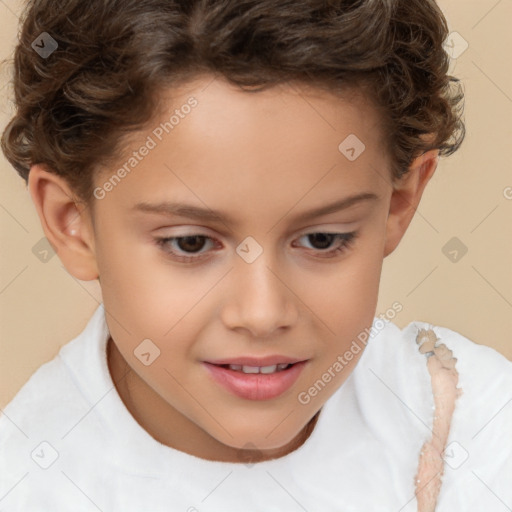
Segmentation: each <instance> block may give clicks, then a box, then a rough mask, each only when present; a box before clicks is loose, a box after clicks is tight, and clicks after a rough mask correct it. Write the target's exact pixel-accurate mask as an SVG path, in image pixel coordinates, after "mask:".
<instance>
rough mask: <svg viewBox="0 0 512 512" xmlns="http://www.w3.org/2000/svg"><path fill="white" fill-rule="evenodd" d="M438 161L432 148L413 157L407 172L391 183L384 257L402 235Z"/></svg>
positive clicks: (437, 151) (437, 153)
mask: <svg viewBox="0 0 512 512" xmlns="http://www.w3.org/2000/svg"><path fill="white" fill-rule="evenodd" d="M438 161H439V150H438V149H432V150H430V151H427V152H426V153H423V154H422V155H420V156H419V157H417V158H415V159H414V160H413V162H412V163H411V165H410V167H409V170H408V172H407V174H405V175H404V176H403V177H402V178H401V179H399V180H396V182H395V183H394V184H393V193H392V195H391V202H390V205H389V213H388V219H387V224H386V244H385V247H384V257H386V256H388V255H389V254H391V253H392V252H393V251H394V250H395V249H396V247H397V246H398V244H399V242H400V240H401V239H402V237H403V236H404V234H405V232H406V230H407V228H408V226H409V224H410V222H411V220H412V218H413V217H414V214H415V212H416V209H417V208H418V205H419V203H420V199H421V196H422V195H423V191H424V190H425V187H426V185H427V183H428V182H429V180H430V178H431V177H432V176H433V174H434V172H435V170H436V168H437V164H438Z"/></svg>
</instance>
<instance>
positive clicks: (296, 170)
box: [102, 76, 389, 216]
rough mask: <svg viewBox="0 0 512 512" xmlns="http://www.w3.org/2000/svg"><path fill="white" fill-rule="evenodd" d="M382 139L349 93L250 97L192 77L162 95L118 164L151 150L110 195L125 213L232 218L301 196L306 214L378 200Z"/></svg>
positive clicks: (363, 105)
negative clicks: (156, 207) (217, 212)
mask: <svg viewBox="0 0 512 512" xmlns="http://www.w3.org/2000/svg"><path fill="white" fill-rule="evenodd" d="M382 135H383V134H382V130H381V120H380V118H379V115H378V112H377V110H376V109H375V108H374V106H373V105H372V104H371V103H370V101H369V100H368V99H367V98H366V97H365V96H364V95H363V94H361V93H360V92H359V91H357V90H353V89H352V90H347V91H345V92H344V93H343V95H341V94H339V95H334V94H332V93H328V92H326V91H325V90H322V89H318V88H315V87H312V86H306V85H303V84H297V83H294V84H291V83H290V84H282V85H278V86H274V87H272V88H270V89H266V90H263V91H256V92H253V91H246V90H241V89H240V88H239V87H238V86H236V85H233V84H231V83H228V82H226V81H225V80H222V79H219V78H212V77H211V76H206V77H200V78H197V79H196V80H194V81H191V82H188V83H186V84H183V85H182V86H180V87H178V88H172V89H169V90H167V91H164V92H163V93H162V95H161V97H160V106H159V108H158V112H157V113H156V115H155V116H154V118H153V119H152V120H151V122H150V123H148V126H147V128H145V129H144V130H142V131H140V132H137V133H134V134H132V135H131V136H130V138H129V139H128V141H129V142H128V144H127V146H126V147H127V148H128V149H127V151H126V154H125V155H124V157H123V159H122V160H121V161H120V162H118V165H122V163H123V162H124V163H126V162H128V161H130V160H129V159H130V155H132V154H133V151H134V150H136V149H137V148H139V147H143V146H144V145H147V141H148V140H151V141H152V143H151V150H150V151H145V153H146V154H145V156H144V158H143V159H140V161H134V163H135V164H136V166H135V168H134V169H133V171H131V172H130V174H129V176H128V177H127V178H125V179H124V181H123V183H122V187H118V186H116V187H115V188H116V189H115V190H114V192H113V193H112V194H111V196H112V198H115V197H117V198H118V199H119V198H122V200H123V202H124V203H125V205H128V204H131V205H133V204H135V203H141V202H158V201H168V200H170V199H172V200H174V201H181V202H188V203H195V204H196V205H197V206H205V205H206V206H208V207H212V208H213V209H223V210H226V209H228V210H231V213H233V216H235V214H236V213H237V212H243V213H245V212H247V215H249V216H251V215H261V212H262V211H263V210H264V209H265V208H267V210H268V211H270V210H274V209H275V205H276V204H277V205H279V204H281V205H282V207H285V206H286V205H290V206H291V205H292V204H294V203H297V202H298V201H300V200H301V198H303V197H305V196H306V195H308V199H309V201H308V204H309V205H310V206H311V207H313V206H316V205H319V203H320V202H321V200H322V199H325V200H328V199H329V197H327V195H329V194H330V199H331V200H335V199H339V198H340V197H344V196H348V195H354V194H357V193H360V192H361V190H362V189H363V188H364V189H365V191H371V189H372V188H373V191H375V192H377V188H376V187H375V182H378V181H379V179H378V176H377V174H376V171H377V172H378V174H380V175H381V176H384V174H385V173H386V172H388V171H387V170H386V169H387V168H389V167H388V158H387V153H386V151H385V147H384V144H383V141H382ZM347 150H348V151H347ZM354 153H355V155H354ZM132 160H135V159H134V158H133V157H132ZM112 170H113V168H110V173H112ZM105 176H107V177H108V173H107V174H105V175H104V176H102V180H104V179H105ZM381 181H382V180H381ZM201 203H203V204H201ZM225 205H228V208H223V207H224V206H225ZM304 206H306V205H304ZM269 215H270V214H269ZM272 215H274V216H275V215H276V212H274V211H272Z"/></svg>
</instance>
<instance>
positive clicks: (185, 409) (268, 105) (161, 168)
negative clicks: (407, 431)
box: [94, 78, 405, 460]
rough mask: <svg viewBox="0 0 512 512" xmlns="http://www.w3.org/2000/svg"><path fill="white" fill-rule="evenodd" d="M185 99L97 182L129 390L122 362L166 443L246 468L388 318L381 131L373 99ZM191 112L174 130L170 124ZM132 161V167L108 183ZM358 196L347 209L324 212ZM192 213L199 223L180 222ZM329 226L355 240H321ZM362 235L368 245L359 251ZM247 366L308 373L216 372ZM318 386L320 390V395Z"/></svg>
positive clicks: (279, 439)
mask: <svg viewBox="0 0 512 512" xmlns="http://www.w3.org/2000/svg"><path fill="white" fill-rule="evenodd" d="M299 91H300V93H299ZM190 97H193V98H195V101H197V104H196V103H195V101H191V102H189V103H187V101H188V100H189V98H190ZM173 99H174V101H173V102H172V104H171V103H169V105H172V106H169V109H170V110H169V111H168V112H165V113H163V114H162V115H161V117H160V118H159V119H158V120H157V121H155V123H154V125H151V127H150V128H149V129H148V130H147V131H144V132H139V133H138V134H137V137H136V138H134V139H133V140H134V142H133V144H132V145H131V146H130V152H129V154H128V155H127V157H126V158H125V159H123V160H122V161H121V162H119V165H118V166H116V167H113V168H111V169H110V171H107V172H105V173H104V174H103V175H102V176H98V177H97V179H96V181H95V186H96V187H100V188H101V190H99V189H96V197H101V199H96V200H95V205H94V254H95V260H96V264H97V269H98V272H99V276H100V284H101V289H102V294H103V300H104V305H105V309H106V311H107V321H108V326H109V329H110V332H111V336H112V338H113V340H114V343H115V347H111V348H112V350H111V351H110V355H109V358H110V359H109V363H110V365H111V372H112V374H113V377H114V378H115V379H121V377H122V375H123V364H124V360H125V361H126V363H127V364H128V366H129V367H130V368H131V369H132V370H133V371H132V372H130V373H129V374H128V376H127V377H125V378H124V379H121V382H120V383H119V384H118V388H119V391H120V394H121V396H122V397H123V399H124V400H125V403H126V404H127V407H128V408H129V409H130V410H131V412H132V413H133V414H134V416H135V417H136V418H137V419H138V421H139V422H140V423H141V424H142V425H143V426H144V427H145V428H146V429H147V430H148V431H149V432H151V433H152V434H153V435H154V437H156V438H158V439H159V440H161V441H162V442H166V443H168V444H169V445H171V446H174V447H176V448H178V449H182V450H184V451H187V452H189V453H193V454H195V455H199V456H204V457H205V458H210V457H211V458H218V459H225V460H229V459H233V460H236V456H235V455H234V453H235V452H236V450H233V448H244V447H246V448H247V447H253V448H257V449H258V450H260V451H262V452H265V453H266V454H267V455H268V454H274V455H280V454H284V453H286V452H287V451H290V447H291V449H293V447H294V440H296V439H298V438H299V435H300V433H301V431H302V429H303V428H304V427H305V426H306V425H307V423H308V421H309V420H310V419H311V418H312V417H313V415H314V414H315V413H316V412H317V411H318V410H319V409H320V408H321V407H322V405H323V404H324V403H325V402H326V400H327V399H328V398H329V397H330V396H331V395H332V394H333V393H334V392H335V391H336V390H337V389H338V388H339V387H340V386H341V384H342V383H343V382H344V381H345V380H346V378H347V377H348V376H349V375H350V373H351V372H352V370H353V368H354V366H355V365H356V363H357V361H358V360H359V358H360V357H361V354H362V352H363V350H360V351H359V352H358V353H354V354H353V357H352V359H351V360H350V361H347V358H345V357H343V356H344V354H345V352H346V351H347V350H349V348H350V346H351V344H352V342H353V340H356V339H357V336H358V334H359V333H361V332H362V331H364V330H365V328H369V327H370V326H371V324H372V320H373V317H374V315H375V310H376V303H377V294H378V288H379V278H380V274H381V266H382V261H383V258H384V256H385V255H386V254H387V253H388V252H390V250H392V249H389V247H388V246H389V243H390V242H389V240H388V241H387V237H388V235H389V230H390V227H389V222H391V219H392V216H390V217H389V218H388V214H389V212H390V200H391V196H392V190H393V189H392V184H391V179H390V171H389V162H388V157H387V153H386V152H385V148H384V146H383V144H382V141H381V139H380V137H381V133H380V129H379V124H378V122H379V120H378V118H377V114H376V112H375V110H373V108H372V107H370V105H368V104H366V103H364V102H363V101H362V100H361V99H360V98H359V99H358V98H356V97H353V98H352V99H350V102H349V101H343V100H340V99H336V98H334V97H332V96H328V95H327V94H324V93H321V92H319V91H316V93H315V94H314V95H313V92H312V91H309V92H308V91H307V90H306V89H302V88H301V89H298V88H297V87H294V88H291V87H289V86H282V87H278V88H274V89H272V90H269V91H265V92H257V93H248V92H242V91H239V90H238V89H237V88H236V87H234V86H232V85H229V84H227V83H226V82H223V81H221V80H214V81H212V79H211V78H205V79H204V80H202V81H198V82H196V83H194V84H189V85H188V86H187V87H183V88H182V89H180V90H179V95H178V94H176V93H173ZM192 104H193V105H194V106H190V108H188V107H183V106H184V105H192ZM176 109H177V110H178V111H179V112H178V113H175V118H173V123H174V127H173V128H172V129H169V126H167V129H168V131H169V133H166V131H165V130H163V129H162V126H160V123H164V122H165V121H168V120H169V119H170V118H171V115H172V114H173V113H174V111H175V110H176ZM177 119H179V121H177ZM159 127H160V129H159ZM352 134H355V135H356V136H357V137H358V139H360V141H361V142H362V143H364V145H365V149H364V151H363V152H362V153H361V154H359V153H360V152H361V148H362V146H361V145H360V142H357V141H355V139H354V140H352V141H350V139H349V142H348V143H347V146H348V148H351V147H352V148H354V151H350V149H349V150H348V151H346V154H347V155H348V156H350V157H351V158H352V160H353V161H351V160H349V158H347V156H345V154H343V153H342V152H341V151H340V149H339V145H340V143H342V142H343V141H344V140H345V139H346V138H347V137H348V136H351V135H352ZM148 137H150V138H149V139H148ZM160 139H161V140H160ZM354 141H355V142H354ZM143 146H146V148H148V149H147V151H146V150H140V148H141V147H143ZM345 149H346V148H345ZM134 150H136V151H137V154H138V156H135V157H134V158H136V159H137V162H136V164H135V161H132V162H131V164H129V165H127V167H126V169H130V172H129V173H127V174H126V176H124V177H123V178H122V179H121V180H120V181H119V180H117V181H116V182H115V183H116V185H115V186H111V187H109V186H108V185H107V186H106V187H105V186H104V185H105V182H106V181H107V180H108V179H109V178H110V177H111V176H112V175H113V174H114V173H115V172H116V171H117V169H118V168H119V167H122V166H123V165H124V163H126V162H128V160H129V158H130V157H131V156H133V154H132V152H133V151H134ZM143 154H144V155H145V156H144V155H143ZM354 157H357V158H355V159H354ZM122 174H123V173H121V175H122ZM353 197H355V198H357V197H359V198H360V199H359V200H357V199H356V200H354V201H353V202H351V203H350V205H349V206H348V207H346V208H342V209H337V210H336V209H334V208H333V209H332V211H331V212H330V213H325V214H323V215H319V216H312V215H308V212H310V211H311V210H317V209H321V208H323V207H326V206H328V205H333V204H334V203H337V202H340V201H343V200H347V198H353ZM177 203H180V204H181V205H182V208H183V212H184V214H183V215H178V214H177V213H176V214H171V212H170V211H171V209H174V208H177V206H172V205H176V204H177ZM142 205H143V206H142ZM187 207H188V211H189V212H191V213H194V215H193V216H187V215H186V212H187ZM199 209H200V210H202V211H208V212H210V213H213V212H216V213H217V214H218V215H219V216H222V217H223V220H213V219H211V218H207V217H206V216H205V217H204V218H203V217H201V216H200V215H199V214H198V211H199ZM404 229H405V228H404ZM314 233H339V234H341V236H340V237H329V236H322V235H317V236H316V237H315V236H309V237H308V236H307V235H308V234H314ZM349 233H356V236H355V237H354V238H353V239H352V241H351V242H349V243H347V240H344V237H347V234H349ZM199 236H200V237H205V238H190V239H183V240H181V242H180V241H179V240H178V241H177V240H175V241H168V242H167V243H164V244H160V245H159V243H158V240H159V239H163V238H170V237H199ZM206 237H207V238H206ZM344 243H347V245H346V247H345V248H343V244H344ZM339 248H341V250H339V251H337V252H335V251H336V249H339ZM260 251H261V254H260ZM173 252H174V253H175V254H173ZM194 254H195V255H194ZM186 257H189V258H190V262H184V261H183V260H182V258H186ZM143 340H151V341H150V342H148V341H144V342H143ZM141 343H144V344H143V345H141ZM359 345H360V346H361V347H363V345H362V344H361V343H359ZM363 348H364V347H363ZM353 352H355V351H353ZM142 354H144V355H142ZM157 354H159V355H158V357H156V359H154V358H155V356H156V355H157ZM338 356H341V357H342V358H343V361H344V362H345V364H341V363H340V364H341V366H342V369H341V370H340V369H339V368H340V367H339V365H335V363H336V361H338V362H340V359H338ZM238 358H242V359H244V358H255V359H260V358H271V361H266V362H265V361H260V363H261V364H259V365H258V364H255V363H253V364H251V366H254V365H256V366H272V365H273V364H275V363H277V362H279V361H282V362H283V363H286V362H287V361H289V360H293V361H305V363H304V364H298V365H294V366H293V367H292V369H288V370H284V371H283V372H282V373H276V374H273V375H267V376H265V375H259V376H255V375H245V376H243V375H244V374H242V373H241V372H237V371H235V370H229V369H221V368H220V367H215V366H213V365H212V362H215V361H217V362H219V361H221V360H226V359H227V360H232V359H238ZM153 359H154V360H153ZM274 359H275V361H274ZM151 361H153V362H151ZM144 363H146V364H144ZM148 363H150V364H148ZM256 363H258V361H256ZM246 366H248V365H246ZM334 368H336V370H335V369H334ZM212 370H214V371H212ZM269 370H272V369H269ZM326 373H329V375H330V377H331V378H330V379H329V378H328V377H325V374H326ZM319 380H321V381H322V386H319V385H318V384H317V387H321V390H319V391H318V390H317V393H315V392H314V391H312V392H309V390H310V389H311V388H312V386H315V383H317V382H318V381H319ZM222 381H226V382H231V383H232V384H231V385H229V384H228V385H226V384H223V383H222ZM285 445H286V446H287V448H286V449H284V448H283V447H285Z"/></svg>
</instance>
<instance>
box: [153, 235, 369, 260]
mask: <svg viewBox="0 0 512 512" xmlns="http://www.w3.org/2000/svg"><path fill="white" fill-rule="evenodd" d="M311 235H330V236H333V237H334V240H335V239H339V240H341V242H342V243H341V245H340V246H339V247H337V248H336V249H331V250H329V251H326V250H322V249H312V250H314V251H318V252H319V253H320V254H322V256H320V255H319V256H317V257H319V258H334V257H336V256H338V255H340V254H342V253H344V252H345V251H347V250H349V249H350V248H351V247H352V244H353V243H354V241H355V239H356V238H357V236H358V235H359V232H358V231H352V232H351V233H330V232H323V231H319V232H312V233H304V234H303V235H301V236H300V237H299V239H300V238H304V237H308V236H311ZM185 238H204V239H206V240H211V241H214V239H213V238H211V237H209V236H206V235H186V236H172V237H163V238H155V242H156V244H157V245H158V246H159V247H160V248H161V249H162V251H164V252H165V253H166V254H169V255H171V256H172V257H173V258H174V259H176V260H177V261H180V262H183V263H192V262H197V261H200V260H202V259H204V257H203V256H182V255H179V254H177V253H176V252H175V251H172V250H169V249H166V248H165V247H166V246H167V244H169V242H172V241H174V240H183V239H185ZM199 254H202V253H199Z"/></svg>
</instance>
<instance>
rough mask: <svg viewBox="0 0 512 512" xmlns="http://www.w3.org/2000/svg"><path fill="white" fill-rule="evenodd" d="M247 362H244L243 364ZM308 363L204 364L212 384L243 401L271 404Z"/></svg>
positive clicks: (293, 381)
mask: <svg viewBox="0 0 512 512" xmlns="http://www.w3.org/2000/svg"><path fill="white" fill-rule="evenodd" d="M243 362H247V360H245V361H243ZM307 363H308V360H301V361H295V362H286V361H285V362H280V363H275V364H268V363H267V362H265V363H264V364H259V365H257V364H254V362H251V364H240V362H237V363H231V362H230V363H225V362H221V363H218V362H217V363H213V362H206V361H205V362H203V365H204V366H205V367H206V369H207V370H208V372H209V375H210V377H212V379H213V381H214V382H216V383H217V384H219V385H220V386H222V387H223V388H224V389H225V390H227V391H229V392H230V393H232V394H234V395H236V396H238V397H240V398H244V399H246V400H271V399H273V398H277V397H278V396H280V395H282V394H283V393H285V392H286V391H288V390H289V389H290V388H291V387H292V386H293V384H295V382H296V381H297V379H298V378H299V376H300V374H301V373H302V371H303V369H304V367H305V366H306V364H307Z"/></svg>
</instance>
